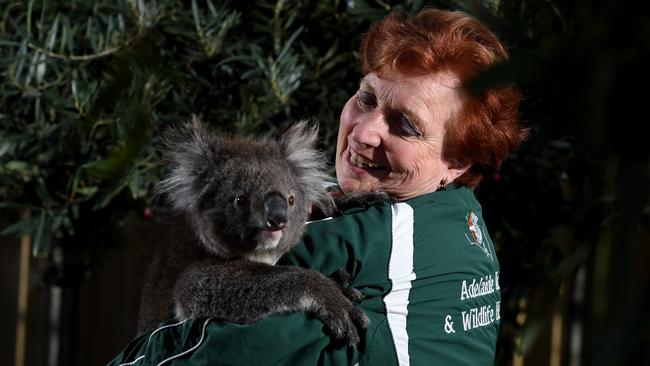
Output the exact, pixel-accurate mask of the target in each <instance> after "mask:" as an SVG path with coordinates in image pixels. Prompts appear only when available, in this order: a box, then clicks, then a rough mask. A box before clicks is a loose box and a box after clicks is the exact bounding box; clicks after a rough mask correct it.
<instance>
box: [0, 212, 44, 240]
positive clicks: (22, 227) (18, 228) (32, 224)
mask: <svg viewBox="0 0 650 366" xmlns="http://www.w3.org/2000/svg"><path fill="white" fill-rule="evenodd" d="M39 222H40V217H30V218H28V219H24V220H21V221H18V222H16V223H14V224H11V225H9V226H7V227H6V228H4V229H3V230H2V231H0V235H12V234H16V236H21V235H26V234H32V233H34V232H35V231H36V229H37V228H38V224H39Z"/></svg>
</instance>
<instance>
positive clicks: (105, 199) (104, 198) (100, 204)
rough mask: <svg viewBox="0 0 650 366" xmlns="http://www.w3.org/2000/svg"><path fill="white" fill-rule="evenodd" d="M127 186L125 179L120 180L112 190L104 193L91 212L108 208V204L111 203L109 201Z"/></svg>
mask: <svg viewBox="0 0 650 366" xmlns="http://www.w3.org/2000/svg"><path fill="white" fill-rule="evenodd" d="M126 186H127V181H126V179H122V180H120V181H119V182H118V183H117V184H116V185H115V186H114V187H113V188H112V189H110V190H109V191H108V192H106V193H105V194H104V195H103V196H102V197H101V198H100V199H99V200H98V201H97V203H96V204H95V206H93V210H99V209H101V208H104V207H106V206H108V204H109V203H111V200H113V198H115V196H117V195H118V194H120V192H122V190H123V189H124V188H126Z"/></svg>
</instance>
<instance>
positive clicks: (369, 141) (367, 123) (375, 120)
mask: <svg viewBox="0 0 650 366" xmlns="http://www.w3.org/2000/svg"><path fill="white" fill-rule="evenodd" d="M385 125H386V124H385V123H384V118H383V116H382V114H381V113H380V112H379V111H377V110H375V111H372V112H367V113H364V114H363V115H362V116H359V117H358V120H357V123H356V124H355V125H354V127H353V128H352V133H351V137H352V139H353V140H354V142H356V143H358V144H363V145H366V146H368V147H378V146H379V145H381V139H382V134H383V133H384V130H385V129H386V126H385Z"/></svg>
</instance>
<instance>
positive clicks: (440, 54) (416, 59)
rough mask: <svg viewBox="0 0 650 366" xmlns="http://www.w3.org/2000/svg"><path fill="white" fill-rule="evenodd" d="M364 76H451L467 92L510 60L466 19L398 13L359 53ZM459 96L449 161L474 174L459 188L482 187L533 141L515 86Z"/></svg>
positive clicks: (447, 141) (378, 26) (445, 153)
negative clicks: (490, 70)
mask: <svg viewBox="0 0 650 366" xmlns="http://www.w3.org/2000/svg"><path fill="white" fill-rule="evenodd" d="M360 58H361V67H362V71H363V73H364V74H367V73H370V72H375V73H377V75H378V76H379V77H390V76H391V75H405V76H422V75H432V74H436V73H440V72H451V73H452V74H453V75H455V76H456V77H457V78H458V79H459V81H460V85H461V86H465V85H466V83H467V82H468V81H471V80H472V79H473V78H474V77H475V76H477V75H478V74H479V73H480V72H482V71H485V70H487V69H488V68H489V67H490V66H492V65H495V64H497V63H501V62H505V61H507V60H508V53H507V51H506V49H505V47H504V46H503V45H502V44H501V42H500V41H499V40H498V39H497V37H496V36H495V35H494V33H492V32H491V31H490V30H489V29H487V27H485V26H484V25H483V24H481V23H480V22H479V21H477V20H475V19H473V18H472V17H470V16H469V15H467V14H465V13H462V12H457V11H454V12H449V11H442V10H437V9H426V10H423V11H421V12H419V13H418V14H417V15H415V16H412V17H411V16H408V15H407V14H405V13H401V12H392V13H390V14H389V15H388V16H386V17H385V18H384V19H382V20H381V21H379V22H377V23H375V24H373V25H372V26H371V27H370V30H369V31H368V33H366V35H365V36H364V38H363V41H362V44H361V50H360ZM465 89H466V88H464V89H463V90H460V96H461V101H462V104H461V108H460V110H459V112H458V113H457V114H456V116H454V117H453V118H452V119H451V120H450V121H448V122H447V124H446V125H445V128H446V132H445V138H444V145H443V148H442V158H443V159H444V161H445V162H446V163H447V164H449V167H450V168H455V169H462V168H465V167H468V166H469V169H468V170H467V171H466V172H465V173H464V174H463V175H461V176H460V177H458V178H457V179H456V180H455V181H454V183H456V184H458V185H462V186H468V187H471V188H474V187H476V186H477V185H478V184H479V183H480V181H481V179H483V177H484V176H485V175H487V174H491V173H495V172H497V171H498V170H499V168H500V166H501V163H502V162H503V160H505V159H506V157H507V156H508V154H509V152H510V150H511V149H514V148H516V147H517V146H519V144H520V143H521V141H523V140H524V139H525V138H526V136H527V133H528V130H527V129H522V128H521V127H520V126H519V125H518V118H517V114H518V108H519V102H520V100H521V95H520V94H519V92H518V91H517V89H516V88H515V87H514V86H512V85H507V86H493V87H489V88H488V89H486V90H484V91H482V92H481V93H480V94H474V93H470V92H469V91H468V90H465Z"/></svg>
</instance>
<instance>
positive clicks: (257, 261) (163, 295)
mask: <svg viewBox="0 0 650 366" xmlns="http://www.w3.org/2000/svg"><path fill="white" fill-rule="evenodd" d="M317 135H318V130H317V127H316V126H309V125H308V124H307V123H306V122H301V123H298V124H295V125H294V126H293V127H292V128H291V129H289V131H288V132H287V133H286V134H284V135H283V137H282V139H281V140H280V141H279V142H278V141H272V140H267V139H263V140H242V139H229V138H222V137H217V136H214V135H209V134H208V133H207V132H206V130H205V128H204V126H203V124H202V122H201V121H200V119H199V118H198V117H193V118H192V119H191V121H189V123H187V124H183V125H180V126H178V127H177V128H174V129H172V130H171V131H169V132H168V133H167V134H165V135H164V142H163V147H164V156H165V158H166V160H168V161H169V163H170V173H169V174H168V175H167V177H166V178H165V179H164V180H163V181H162V182H161V183H160V185H159V191H160V193H161V194H165V195H166V196H167V197H168V198H169V199H170V200H171V203H172V205H173V207H174V208H175V209H177V210H178V211H180V212H182V213H183V214H184V215H183V216H184V218H181V219H180V220H181V221H182V220H186V221H189V225H187V223H183V222H181V223H180V225H178V226H177V229H176V231H174V232H173V233H172V235H170V238H171V240H167V241H166V242H165V243H164V244H163V245H161V248H159V251H158V252H157V253H156V254H155V255H154V258H153V260H152V263H151V264H150V266H149V268H148V269H147V274H146V278H145V285H144V289H143V293H142V298H141V301H140V313H139V315H138V330H139V331H140V332H142V331H145V330H147V329H150V328H152V327H154V326H155V325H157V324H158V323H159V322H161V321H163V320H166V319H169V318H171V317H172V316H173V315H175V317H176V318H177V319H178V320H184V319H188V318H195V317H214V318H218V319H223V320H228V321H232V322H237V323H251V322H254V321H256V320H259V319H261V318H263V317H266V316H268V315H270V314H273V313H280V312H294V311H303V312H306V313H308V314H311V315H313V316H316V317H317V318H319V319H320V320H322V321H323V323H324V325H325V328H326V329H327V330H328V332H329V333H330V334H331V336H332V337H333V338H334V340H335V342H337V343H346V344H356V343H357V342H358V341H359V336H358V330H359V329H363V328H365V327H366V326H367V324H368V318H367V317H366V315H365V314H364V313H363V312H362V311H361V310H359V309H357V308H356V307H355V305H354V302H359V301H360V300H361V299H362V297H363V296H362V295H361V293H360V292H359V291H357V290H355V289H352V288H347V287H346V286H347V281H348V279H349V278H348V277H347V274H346V273H344V272H337V273H335V274H334V275H333V276H332V278H328V277H326V276H324V275H323V274H321V273H318V272H316V271H313V270H309V269H304V268H299V267H293V266H276V265H273V264H274V263H275V262H276V261H277V259H278V258H280V256H282V255H283V254H285V253H286V252H287V251H289V250H290V249H291V248H292V247H293V246H294V245H295V244H296V243H297V242H298V240H299V237H300V235H301V234H302V233H303V231H304V223H305V222H306V220H307V217H308V214H309V209H310V207H312V205H313V206H316V207H317V208H318V209H319V210H321V211H322V212H326V213H327V212H330V211H331V210H332V209H333V203H332V198H331V196H330V194H329V193H328V192H327V191H326V189H325V185H326V182H327V181H328V180H329V177H328V175H327V174H326V173H325V169H324V168H325V167H324V163H323V161H324V160H323V159H322V157H321V155H320V154H319V152H318V151H317V150H316V149H315V148H314V145H315V143H316V139H317ZM188 226H189V227H188Z"/></svg>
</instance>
